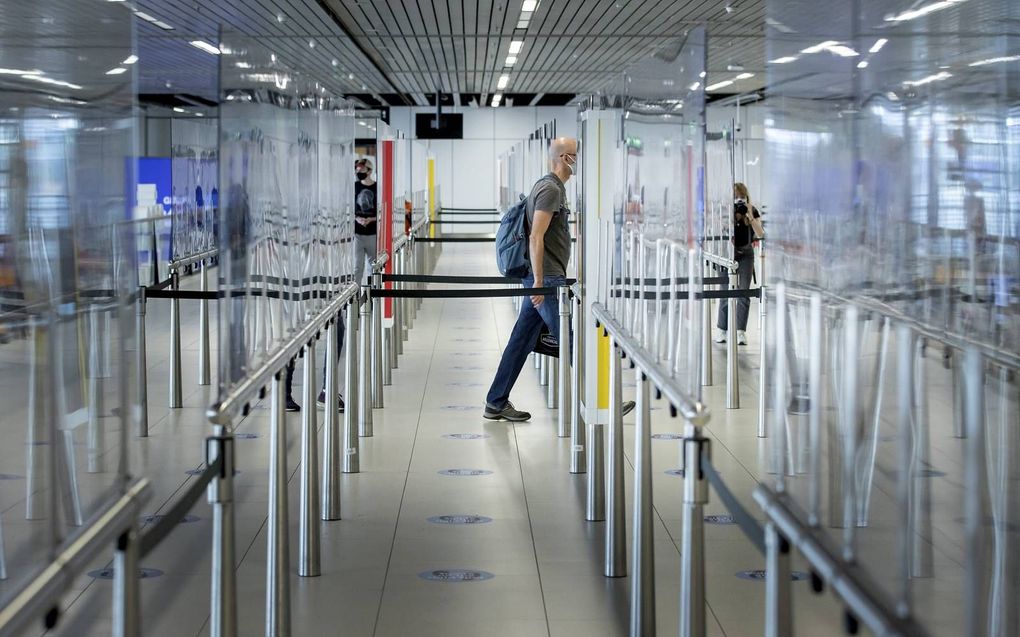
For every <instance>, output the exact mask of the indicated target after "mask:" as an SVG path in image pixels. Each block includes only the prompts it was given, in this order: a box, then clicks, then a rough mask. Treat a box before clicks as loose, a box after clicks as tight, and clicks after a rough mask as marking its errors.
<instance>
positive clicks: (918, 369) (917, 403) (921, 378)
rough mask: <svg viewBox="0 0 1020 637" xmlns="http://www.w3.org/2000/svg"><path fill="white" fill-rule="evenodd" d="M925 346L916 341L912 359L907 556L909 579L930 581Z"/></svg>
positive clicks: (929, 501)
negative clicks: (910, 536)
mask: <svg viewBox="0 0 1020 637" xmlns="http://www.w3.org/2000/svg"><path fill="white" fill-rule="evenodd" d="M924 353H925V342H924V338H923V337H921V338H918V339H917V342H916V343H915V344H914V351H913V352H912V355H913V356H914V357H915V361H916V362H915V364H914V368H913V369H914V374H913V378H912V381H913V382H912V383H911V385H912V386H913V401H912V402H913V408H914V418H913V424H914V430H913V436H912V440H913V443H914V444H913V454H912V458H911V462H910V465H909V466H910V478H909V479H910V480H911V482H912V484H911V488H910V495H911V498H910V528H911V530H912V531H913V534H912V539H913V542H912V544H911V552H910V576H911V577H914V578H918V577H931V576H932V565H933V563H934V561H935V555H934V550H935V549H934V546H933V545H932V541H931V540H930V539H929V538H932V537H933V534H932V526H931V480H930V479H929V478H928V477H927V476H925V475H924V473H923V470H924V467H929V466H931V464H930V462H931V440H930V438H929V433H930V432H929V429H928V382H927V370H926V369H925V365H924Z"/></svg>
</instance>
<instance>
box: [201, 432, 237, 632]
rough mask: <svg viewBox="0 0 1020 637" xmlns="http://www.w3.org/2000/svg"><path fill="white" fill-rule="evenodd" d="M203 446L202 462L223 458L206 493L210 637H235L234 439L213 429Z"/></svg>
mask: <svg viewBox="0 0 1020 637" xmlns="http://www.w3.org/2000/svg"><path fill="white" fill-rule="evenodd" d="M217 429H219V430H220V431H218V432H217V436H219V437H217V438H210V439H209V440H208V441H207V442H206V458H207V460H206V462H207V463H209V462H215V461H216V460H217V458H220V457H222V458H223V464H222V468H221V469H220V475H218V476H216V478H214V479H213V481H212V482H210V483H209V489H208V491H207V495H208V499H209V504H210V505H212V510H213V546H212V575H211V581H210V599H209V635H210V637H237V579H236V565H235V561H234V542H235V536H234V437H233V436H231V435H230V434H229V433H227V431H226V427H217Z"/></svg>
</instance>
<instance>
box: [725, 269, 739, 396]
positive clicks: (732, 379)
mask: <svg viewBox="0 0 1020 637" xmlns="http://www.w3.org/2000/svg"><path fill="white" fill-rule="evenodd" d="M730 289H731V290H736V289H737V273H736V272H730ZM726 304H727V310H726V311H727V317H726V318H727V321H728V322H727V323H726V328H727V332H726V409H740V376H739V374H740V371H739V369H738V368H737V329H736V326H737V299H734V298H730V299H726Z"/></svg>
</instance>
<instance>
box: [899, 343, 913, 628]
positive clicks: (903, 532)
mask: <svg viewBox="0 0 1020 637" xmlns="http://www.w3.org/2000/svg"><path fill="white" fill-rule="evenodd" d="M913 340H914V334H913V332H912V331H911V329H910V326H909V325H907V324H906V323H899V324H898V325H897V326H896V387H897V389H898V390H899V397H898V398H899V400H898V402H897V410H896V412H897V413H896V438H897V443H898V445H897V446H898V449H897V451H898V456H899V462H898V465H899V467H900V473H899V476H898V477H897V479H896V497H897V502H896V518H897V522H898V523H899V524H897V529H896V530H897V532H898V534H899V538H898V539H899V546H898V547H897V548H898V549H899V550H898V551H897V553H898V557H899V575H900V581H899V582H898V584H899V589H900V590H899V595H898V597H899V605H898V608H897V610H898V611H900V612H902V613H906V612H908V611H909V610H910V606H911V601H910V598H911V589H912V586H911V583H910V570H911V564H912V562H913V553H914V545H915V544H917V542H918V538H917V535H916V532H915V529H914V528H913V526H912V524H911V523H912V521H913V520H912V518H913V515H912V513H913V511H912V506H911V494H910V491H911V487H912V477H913V475H914V472H915V471H916V467H914V466H913V465H912V460H913V458H914V450H913V448H912V447H913V431H912V430H913V421H914V395H913V393H914V387H913V385H914V369H913V366H914V347H913Z"/></svg>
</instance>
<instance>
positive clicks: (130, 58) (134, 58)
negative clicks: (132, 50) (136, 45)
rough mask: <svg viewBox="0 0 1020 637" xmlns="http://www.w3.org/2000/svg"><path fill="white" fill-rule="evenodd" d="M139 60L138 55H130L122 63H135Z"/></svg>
mask: <svg viewBox="0 0 1020 637" xmlns="http://www.w3.org/2000/svg"><path fill="white" fill-rule="evenodd" d="M137 61H138V56H137V55H129V56H128V57H127V59H126V60H124V61H123V62H121V64H134V63H135V62H137Z"/></svg>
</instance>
